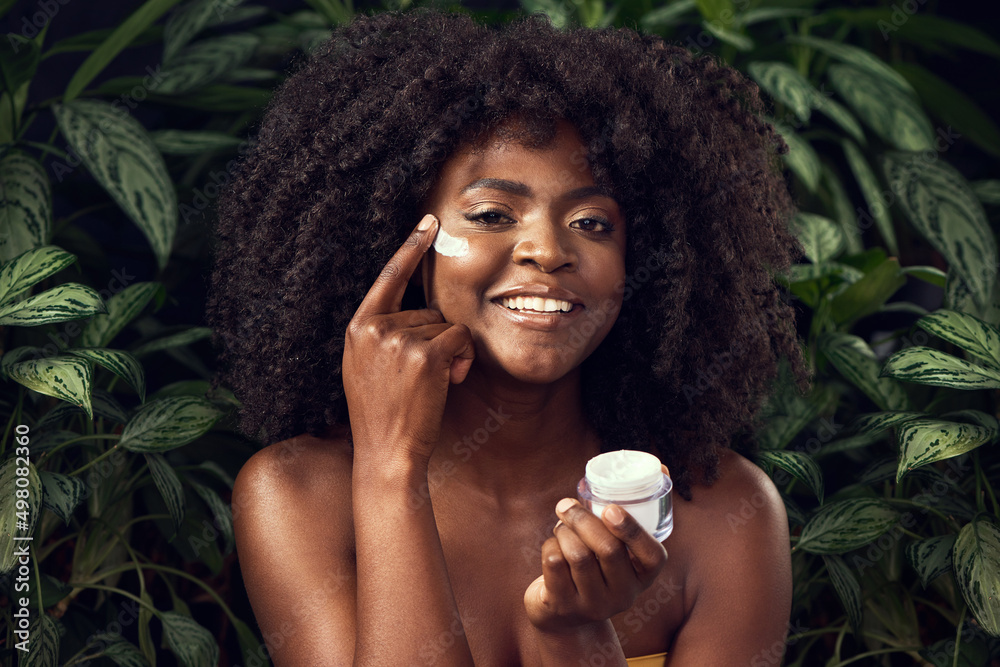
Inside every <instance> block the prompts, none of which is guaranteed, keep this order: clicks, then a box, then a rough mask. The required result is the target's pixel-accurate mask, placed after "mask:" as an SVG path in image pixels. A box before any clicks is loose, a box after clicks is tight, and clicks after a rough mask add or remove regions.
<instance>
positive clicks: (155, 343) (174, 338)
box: [132, 327, 212, 358]
mask: <svg viewBox="0 0 1000 667" xmlns="http://www.w3.org/2000/svg"><path fill="white" fill-rule="evenodd" d="M211 335H212V329H210V328H209V327H191V328H190V329H186V330H184V331H179V332H177V333H175V334H170V335H167V336H163V337H162V338H156V339H154V340H151V341H149V342H146V343H143V344H141V345H139V346H138V347H136V348H135V349H134V350H132V355H133V356H134V357H136V358H139V357H144V356H146V355H147V354H150V353H152V352H159V351H160V350H169V349H171V348H174V347H180V346H182V345H190V344H191V343H194V342H195V341H199V340H202V339H203V338H209V337H211Z"/></svg>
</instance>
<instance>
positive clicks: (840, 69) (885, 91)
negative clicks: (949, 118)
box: [827, 65, 935, 151]
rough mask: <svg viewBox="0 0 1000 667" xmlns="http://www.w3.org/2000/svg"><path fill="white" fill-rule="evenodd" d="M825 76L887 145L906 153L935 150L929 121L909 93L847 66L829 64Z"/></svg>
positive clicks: (932, 131) (862, 120)
mask: <svg viewBox="0 0 1000 667" xmlns="http://www.w3.org/2000/svg"><path fill="white" fill-rule="evenodd" d="M827 77H828V78H829V80H830V85H831V86H833V89H834V90H836V91H837V93H838V94H839V95H840V96H841V97H842V98H843V99H844V100H845V101H846V102H847V104H848V105H849V106H850V107H851V108H852V109H853V110H854V113H856V114H857V115H858V117H859V118H860V119H861V122H863V123H865V124H866V125H868V127H870V128H871V129H872V130H874V132H875V134H877V135H878V136H880V137H881V138H882V139H883V140H884V141H885V142H886V143H888V144H890V145H892V146H894V147H896V148H898V149H900V150H906V151H925V150H933V149H934V138H935V137H934V130H933V128H932V127H931V122H930V120H929V119H928V118H927V116H926V115H925V114H924V112H923V109H922V108H921V107H920V104H919V103H918V102H917V100H916V99H915V98H914V97H913V96H912V95H911V94H909V93H907V92H905V91H903V90H900V89H899V88H897V87H896V86H887V85H885V80H884V79H879V78H878V77H875V76H873V75H871V74H869V73H867V72H865V71H864V70H860V69H857V68H856V67H852V66H850V65H830V68H829V69H828V70H827Z"/></svg>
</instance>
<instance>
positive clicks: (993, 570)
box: [952, 521, 1000, 637]
mask: <svg viewBox="0 0 1000 667" xmlns="http://www.w3.org/2000/svg"><path fill="white" fill-rule="evenodd" d="M952 562H953V563H954V566H955V579H956V580H958V585H959V587H960V588H961V589H962V595H963V596H964V597H965V601H966V602H967V603H968V605H969V609H970V610H971V611H972V614H973V616H975V618H976V620H977V621H979V625H980V626H981V627H982V628H983V629H984V630H986V632H988V633H990V634H991V635H993V636H994V637H996V636H1000V530H998V529H997V527H996V526H995V525H994V524H993V523H991V522H989V521H972V522H971V523H968V524H966V525H965V526H964V527H963V528H962V532H960V533H959V534H958V539H957V540H956V541H955V550H954V552H953V553H952Z"/></svg>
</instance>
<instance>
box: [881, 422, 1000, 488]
mask: <svg viewBox="0 0 1000 667" xmlns="http://www.w3.org/2000/svg"><path fill="white" fill-rule="evenodd" d="M996 436H997V432H996V430H994V429H988V428H984V427H982V426H976V425H973V424H960V423H958V422H948V421H941V420H938V419H913V420H910V421H908V422H906V423H905V424H903V425H902V426H900V427H899V436H898V438H899V469H898V470H897V471H896V481H897V482H898V481H899V480H901V479H903V476H904V475H906V473H907V472H908V471H910V470H913V469H914V468H918V467H920V466H922V465H927V464H928V463H932V462H934V461H940V460H942V459H950V458H951V457H953V456H958V455H959V454H964V453H965V452H968V451H972V450H973V449H975V448H976V447H979V446H981V445H984V444H986V443H987V442H989V441H990V440H993V439H994V438H995V437H996Z"/></svg>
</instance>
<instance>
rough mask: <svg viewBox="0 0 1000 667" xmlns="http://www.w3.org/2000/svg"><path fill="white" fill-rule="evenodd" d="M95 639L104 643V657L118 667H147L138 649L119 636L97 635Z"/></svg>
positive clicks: (147, 664)
mask: <svg viewBox="0 0 1000 667" xmlns="http://www.w3.org/2000/svg"><path fill="white" fill-rule="evenodd" d="M95 639H96V640H97V641H100V642H103V643H104V654H103V655H104V657H105V658H110V659H111V661H112V662H114V663H115V664H116V665H118V667H149V663H148V662H146V658H144V657H143V655H142V653H140V652H139V649H138V648H136V647H135V645H134V644H131V643H130V642H127V641H125V640H124V639H122V636H121V635H112V634H110V633H108V634H103V635H98V636H97V637H95Z"/></svg>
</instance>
